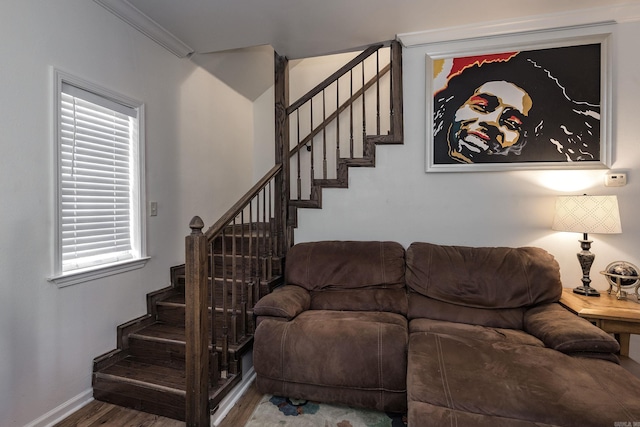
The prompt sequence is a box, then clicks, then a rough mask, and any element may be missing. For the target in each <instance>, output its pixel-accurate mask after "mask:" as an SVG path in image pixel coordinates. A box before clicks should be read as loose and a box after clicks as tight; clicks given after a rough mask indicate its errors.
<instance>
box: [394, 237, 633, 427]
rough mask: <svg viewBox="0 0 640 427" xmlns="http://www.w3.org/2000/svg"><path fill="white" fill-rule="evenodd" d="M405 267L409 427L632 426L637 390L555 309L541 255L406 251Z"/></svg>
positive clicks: (600, 339) (552, 273) (575, 322)
mask: <svg viewBox="0 0 640 427" xmlns="http://www.w3.org/2000/svg"><path fill="white" fill-rule="evenodd" d="M406 262H407V273H406V280H407V286H408V288H409V307H408V318H409V320H410V323H409V332H410V338H409V349H408V366H407V399H408V420H409V425H411V426H412V427H420V426H459V427H462V426H474V427H477V426H487V427H488V426H492V427H493V426H580V427H584V426H594V427H595V426H613V425H615V424H614V423H616V422H619V423H623V422H624V423H626V422H629V423H631V422H633V421H636V422H637V421H639V420H640V380H638V379H637V378H635V377H632V376H631V375H630V374H629V373H628V372H626V371H625V370H624V369H623V368H621V367H620V366H619V365H618V364H616V363H615V361H616V360H617V359H616V356H615V354H614V353H615V352H616V351H618V350H619V346H618V343H617V342H616V341H615V340H614V339H613V338H612V337H610V336H609V335H607V334H606V333H604V332H603V331H601V330H600V329H598V328H596V327H595V326H593V325H591V324H590V323H589V322H587V321H586V320H584V319H580V318H578V317H576V316H574V315H572V314H571V313H569V312H567V311H566V310H564V309H563V308H562V307H560V306H559V305H558V304H557V301H558V300H559V297H560V295H561V292H562V285H561V282H560V273H559V267H558V264H557V262H556V261H555V259H554V258H553V256H551V255H550V254H549V253H547V252H546V251H544V250H542V249H540V248H471V247H461V246H442V245H434V244H430V243H413V244H412V245H411V246H410V247H409V248H408V249H407V252H406ZM612 362H614V363H612ZM625 425H626V424H625Z"/></svg>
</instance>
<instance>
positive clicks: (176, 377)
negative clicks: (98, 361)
mask: <svg viewBox="0 0 640 427" xmlns="http://www.w3.org/2000/svg"><path fill="white" fill-rule="evenodd" d="M95 375H96V377H97V378H99V379H106V378H109V377H110V378H111V379H114V380H115V379H117V380H118V381H121V382H124V383H130V384H135V385H138V386H142V387H147V388H154V389H160V390H162V391H164V392H166V393H172V394H178V395H182V394H184V392H185V387H186V386H185V384H186V379H185V372H184V369H175V368H171V367H167V366H160V365H154V364H151V363H146V362H144V361H141V360H138V359H136V358H133V357H127V358H125V359H124V360H121V361H119V362H117V363H115V364H113V365H111V366H109V367H106V368H104V369H102V370H100V371H99V372H96V373H95Z"/></svg>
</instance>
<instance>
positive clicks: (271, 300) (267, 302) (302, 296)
mask: <svg viewBox="0 0 640 427" xmlns="http://www.w3.org/2000/svg"><path fill="white" fill-rule="evenodd" d="M310 305H311V295H310V294H309V291H307V290H306V289H304V288H301V287H300V286H294V285H285V286H282V287H279V288H276V289H275V290H274V291H273V292H271V293H270V294H268V295H265V296H264V297H262V298H260V300H259V301H258V302H257V303H256V305H255V306H254V308H253V314H254V315H255V316H271V317H282V318H284V319H286V320H291V319H293V318H294V317H296V316H297V315H298V314H300V313H302V312H303V311H305V310H308V309H309V307H310Z"/></svg>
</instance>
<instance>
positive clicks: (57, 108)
mask: <svg viewBox="0 0 640 427" xmlns="http://www.w3.org/2000/svg"><path fill="white" fill-rule="evenodd" d="M53 82H54V102H53V109H54V111H53V117H54V120H53V125H54V132H53V136H54V141H53V149H54V153H55V168H54V169H55V170H54V171H53V172H54V179H53V182H54V185H55V191H54V197H55V205H54V215H55V218H54V242H55V243H54V266H53V275H52V276H51V277H50V278H49V281H51V282H53V283H55V284H56V285H58V287H64V286H70V285H75V284H77V283H82V282H87V281H90V280H94V279H98V278H101V277H107V276H111V275H114V274H119V273H124V272H127V271H132V270H135V269H139V268H142V267H144V266H145V264H146V262H147V261H148V260H149V257H148V256H147V247H146V246H147V245H146V197H145V195H146V186H145V121H144V119H145V114H144V112H145V105H144V103H142V102H140V101H137V100H135V99H133V98H129V97H127V96H124V95H121V94H119V93H117V92H114V91H112V90H110V89H107V88H105V87H102V86H100V85H97V84H95V83H92V82H89V81H88V80H85V79H82V78H79V77H76V76H74V75H71V74H69V73H66V72H64V71H61V70H58V69H56V68H53ZM65 85H69V86H74V87H76V88H79V89H80V90H81V91H86V92H90V93H91V94H94V95H96V96H98V97H101V98H104V99H106V100H107V101H109V102H115V103H117V104H121V105H124V106H126V107H129V108H132V109H134V110H136V111H137V120H138V138H137V139H138V140H137V150H136V151H137V152H136V153H135V155H134V156H135V158H134V159H133V160H134V162H133V163H134V164H135V170H134V171H133V172H132V176H133V182H132V183H131V185H132V186H133V187H134V197H133V201H132V204H133V206H132V208H131V210H132V211H133V214H132V217H131V226H132V228H133V231H132V236H131V240H132V244H133V246H134V247H135V250H134V251H133V252H134V257H133V258H131V259H127V260H122V261H116V262H109V263H103V264H98V265H93V266H89V267H84V268H78V269H73V270H68V271H63V261H62V255H63V254H62V252H63V251H62V215H61V206H62V183H61V180H62V157H61V152H62V150H61V138H62V129H61V117H62V91H63V86H65ZM134 143H135V142H134Z"/></svg>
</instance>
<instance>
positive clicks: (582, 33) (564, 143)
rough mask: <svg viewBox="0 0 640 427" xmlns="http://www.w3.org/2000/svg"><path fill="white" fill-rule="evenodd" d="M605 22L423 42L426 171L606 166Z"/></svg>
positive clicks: (607, 81)
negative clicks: (425, 75) (429, 44)
mask: <svg viewBox="0 0 640 427" xmlns="http://www.w3.org/2000/svg"><path fill="white" fill-rule="evenodd" d="M610 36H611V32H610V30H609V28H608V27H604V28H603V27H595V28H594V27H589V28H580V29H575V28H571V29H564V30H561V29H558V30H553V31H544V32H535V33H527V34H515V35H513V34H512V35H508V36H500V37H492V38H490V39H484V40H483V39H473V40H461V41H456V42H446V43H438V44H434V45H432V46H427V49H428V50H429V52H428V53H427V67H426V69H427V109H426V111H427V120H426V123H427V149H426V154H427V172H470V171H500V170H517V169H561V168H562V169H565V168H583V169H587V168H592V169H595V168H606V167H609V166H610V157H611V146H610V136H609V134H610V126H609V124H610V113H609V111H608V106H609V105H610V103H609V100H608V98H609V96H610V72H609V55H608V43H609V39H610Z"/></svg>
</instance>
